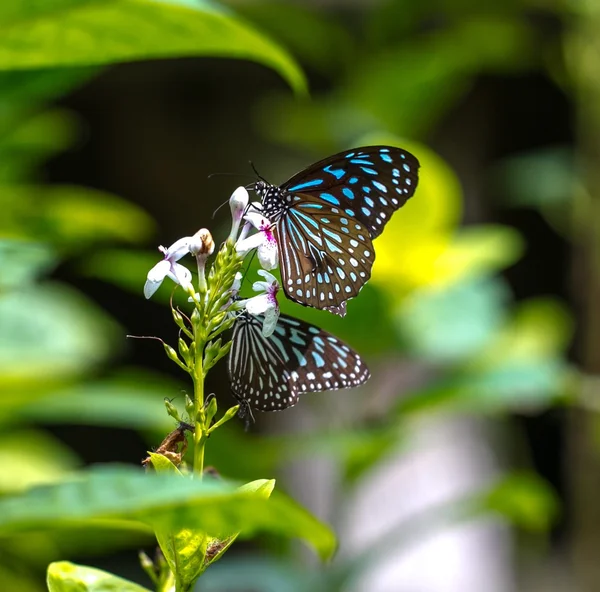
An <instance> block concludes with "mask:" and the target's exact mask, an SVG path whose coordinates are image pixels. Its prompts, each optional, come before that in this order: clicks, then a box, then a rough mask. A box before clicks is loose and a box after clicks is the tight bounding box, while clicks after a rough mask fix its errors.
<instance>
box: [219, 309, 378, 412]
mask: <svg viewBox="0 0 600 592" xmlns="http://www.w3.org/2000/svg"><path fill="white" fill-rule="evenodd" d="M262 320H263V319H262V317H261V316H251V315H249V314H248V313H246V312H244V313H242V314H241V315H240V316H239V317H238V319H237V321H236V323H235V326H234V332H233V344H232V347H231V352H230V354H229V366H228V370H229V376H230V380H231V388H232V391H233V394H234V396H235V397H236V399H238V400H239V401H242V402H244V403H245V404H247V405H249V406H250V407H251V408H252V409H256V410H259V411H280V410H282V409H285V408H287V407H292V406H293V405H295V404H296V403H297V402H298V398H299V396H300V394H302V393H305V392H320V391H325V390H336V389H341V388H349V387H353V386H358V385H360V384H363V383H364V382H366V381H367V379H368V378H369V376H370V374H369V370H368V368H367V367H366V365H365V364H364V362H363V361H362V360H361V358H360V356H359V355H358V354H357V353H356V352H354V351H353V350H352V349H351V348H350V347H349V346H347V345H346V344H345V343H343V342H342V341H340V340H339V339H337V338H336V337H334V336H333V335H330V334H329V333H327V332H326V331H323V330H321V329H319V328H318V327H315V326H314V325H311V324H309V323H306V322H304V321H301V320H299V319H295V318H293V317H290V316H287V315H281V316H280V317H279V321H278V323H277V327H276V329H275V332H274V333H273V335H271V336H270V337H263V335H262V332H261V331H262Z"/></svg>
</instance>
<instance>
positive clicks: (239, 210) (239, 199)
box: [229, 187, 249, 241]
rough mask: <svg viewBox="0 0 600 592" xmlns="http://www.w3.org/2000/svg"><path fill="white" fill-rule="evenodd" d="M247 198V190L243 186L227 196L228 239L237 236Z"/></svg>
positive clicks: (233, 239) (233, 238)
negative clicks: (229, 224)
mask: <svg viewBox="0 0 600 592" xmlns="http://www.w3.org/2000/svg"><path fill="white" fill-rule="evenodd" d="M248 200H249V196H248V191H247V190H246V188H245V187H238V188H237V189H236V190H235V191H234V192H233V193H232V194H231V197H230V198H229V207H230V208H231V232H230V233H229V239H230V240H232V241H235V239H236V237H237V233H238V230H239V229H240V222H241V221H242V217H243V215H244V212H245V210H246V206H247V205H248Z"/></svg>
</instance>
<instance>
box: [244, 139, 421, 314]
mask: <svg viewBox="0 0 600 592" xmlns="http://www.w3.org/2000/svg"><path fill="white" fill-rule="evenodd" d="M418 169H419V161H418V160H417V159H416V158H415V157H414V156H413V155H412V154H410V153H409V152H407V151H406V150H402V149H400V148H394V147H392V146H365V147H362V148H354V149H353V150H348V151H346V152H340V153H339V154H335V155H333V156H330V157H329V158H326V159H324V160H321V161H319V162H317V163H315V164H313V165H311V166H309V167H308V168H306V169H304V170H303V171H300V172H299V173H297V174H296V175H294V176H293V177H292V178H291V179H289V180H288V181H286V182H285V183H283V184H282V185H279V186H278V185H271V184H269V183H267V182H266V181H264V180H262V179H261V180H260V181H257V182H256V183H254V185H253V186H252V188H253V189H254V191H255V192H256V193H257V195H258V196H259V197H260V198H261V202H262V206H263V211H264V215H265V217H266V218H268V219H269V220H270V221H271V222H272V223H273V224H274V233H275V238H276V239H277V244H278V247H279V256H280V267H281V278H282V284H283V289H284V291H285V294H286V296H287V297H288V298H290V299H291V300H294V301H295V302H298V303H299V304H302V305H304V306H312V307H314V308H320V309H325V310H329V311H331V312H334V313H335V314H339V315H340V316H344V315H345V314H346V301H347V300H349V299H350V298H353V297H354V296H356V295H357V294H358V293H359V291H360V290H361V288H362V287H363V285H364V284H365V283H366V282H367V280H368V279H369V278H370V277H371V268H372V267H373V262H374V260H375V251H374V248H373V243H372V240H373V239H374V238H376V237H377V236H379V235H380V234H381V232H382V230H383V227H384V226H385V224H386V223H387V222H388V220H389V219H390V217H391V215H392V214H393V213H394V212H395V211H396V210H397V209H398V208H400V207H401V206H403V205H404V204H405V203H406V201H407V200H408V199H409V198H410V197H411V196H412V195H413V194H414V192H415V189H416V187H417V182H418V174H417V173H418Z"/></svg>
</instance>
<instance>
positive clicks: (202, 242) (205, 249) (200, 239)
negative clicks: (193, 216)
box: [190, 228, 215, 259]
mask: <svg viewBox="0 0 600 592" xmlns="http://www.w3.org/2000/svg"><path fill="white" fill-rule="evenodd" d="M192 238H193V241H192V242H191V243H190V253H191V254H192V255H194V257H204V258H205V259H206V257H208V256H209V255H212V254H213V251H214V250H215V241H214V240H213V237H212V234H211V233H210V230H208V229H207V228H201V229H200V230H199V231H198V232H197V233H196V234H194V236H193V237H192Z"/></svg>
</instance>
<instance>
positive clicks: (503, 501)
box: [478, 473, 559, 532]
mask: <svg viewBox="0 0 600 592" xmlns="http://www.w3.org/2000/svg"><path fill="white" fill-rule="evenodd" d="M478 507H479V509H480V510H481V511H484V512H490V511H491V512H495V513H498V514H501V515H502V516H503V517H505V518H507V519H508V520H510V522H512V523H513V524H515V525H516V526H519V527H521V528H524V529H526V530H530V531H533V532H548V530H549V529H550V528H551V526H552V525H553V524H554V522H555V521H556V519H557V517H558V514H559V500H558V498H557V496H556V493H555V492H554V491H553V490H552V489H551V488H550V486H549V485H548V483H547V482H546V481H544V480H542V479H541V478H540V477H539V476H537V475H534V474H532V473H522V474H519V473H515V474H512V475H508V476H506V477H505V478H504V479H502V480H501V481H499V482H498V483H497V484H496V485H495V486H494V487H492V489H490V490H489V491H488V492H487V493H486V494H485V495H484V496H483V497H482V499H481V500H480V502H479V504H478Z"/></svg>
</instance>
